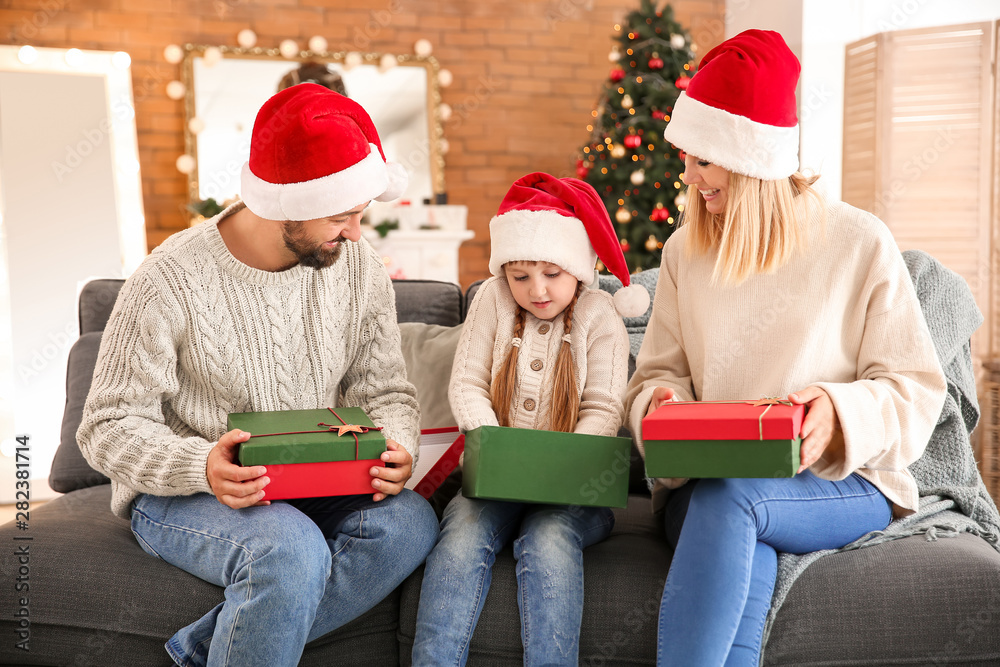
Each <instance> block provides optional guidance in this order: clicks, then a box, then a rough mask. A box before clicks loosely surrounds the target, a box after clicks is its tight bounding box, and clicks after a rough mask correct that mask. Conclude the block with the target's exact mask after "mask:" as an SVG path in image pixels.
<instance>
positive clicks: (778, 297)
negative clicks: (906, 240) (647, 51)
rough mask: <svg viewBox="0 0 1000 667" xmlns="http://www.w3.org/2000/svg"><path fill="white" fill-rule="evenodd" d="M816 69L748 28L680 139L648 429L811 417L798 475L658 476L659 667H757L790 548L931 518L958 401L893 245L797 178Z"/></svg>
mask: <svg viewBox="0 0 1000 667" xmlns="http://www.w3.org/2000/svg"><path fill="white" fill-rule="evenodd" d="M798 73H799V63H798V61H797V60H796V58H795V56H794V55H793V54H792V53H791V51H789V49H788V47H787V46H786V45H785V42H784V40H782V38H781V36H780V35H778V34H777V33H774V32H763V31H759V30H749V31H747V32H744V33H741V34H740V35H737V36H736V37H733V38H732V39H730V40H728V41H726V42H723V43H722V44H721V45H719V46H718V47H716V48H715V49H713V50H712V51H710V52H709V53H708V54H707V55H706V56H705V58H704V59H703V60H702V62H701V66H700V68H699V70H698V73H697V74H696V75H695V76H694V77H693V78H692V80H691V82H690V85H689V87H688V89H687V91H686V92H685V93H682V94H681V95H680V98H679V99H678V100H677V103H676V104H675V106H674V109H673V114H672V117H671V119H670V122H669V124H668V126H667V130H666V132H665V137H666V139H667V140H668V141H670V142H671V143H673V144H674V145H675V146H677V148H679V149H681V150H683V151H685V152H686V153H687V156H686V158H685V171H684V175H683V179H684V182H685V183H687V184H688V186H689V187H688V195H687V202H688V206H687V209H686V210H685V221H684V225H683V226H682V227H681V228H680V229H678V230H677V232H676V233H674V234H673V236H672V237H671V238H670V240H669V241H668V243H667V244H666V245H665V247H664V250H663V260H662V266H661V268H660V274H659V280H658V284H657V288H656V299H655V302H654V304H653V313H652V317H651V319H650V322H649V327H648V329H647V332H646V335H645V337H644V339H643V344H642V349H641V351H640V353H639V357H638V361H637V369H636V372H635V374H634V375H633V377H632V380H631V381H630V383H629V391H628V413H629V424H630V426H631V427H632V432H633V433H634V434H635V435H637V436H638V435H639V434H640V433H641V431H640V428H641V426H640V425H641V420H642V418H643V417H644V416H646V415H647V414H648V413H649V412H651V411H652V410H654V409H656V408H657V407H659V406H660V405H661V404H662V403H663V402H664V401H669V400H685V401H691V400H704V401H712V400H746V399H757V398H760V397H763V396H781V397H785V396H787V398H788V400H790V401H792V402H793V403H799V404H807V405H808V406H809V411H808V413H807V415H806V418H805V421H804V423H803V425H802V431H801V436H802V444H801V463H802V465H801V468H800V470H799V474H798V475H796V476H795V477H793V478H791V479H787V478H786V479H702V480H698V481H694V482H690V483H687V484H685V485H684V486H682V487H681V488H680V489H678V490H676V491H670V492H667V488H669V487H675V486H677V485H678V484H681V483H683V482H684V481H685V480H657V486H656V488H654V495H653V499H654V507H657V508H662V507H663V506H664V504H666V528H667V536H668V539H669V540H671V541H672V542H673V543H674V544H675V553H674V556H673V560H672V562H671V564H670V573H669V575H668V578H667V583H666V586H665V588H664V594H663V598H662V600H661V603H660V618H659V638H658V642H657V664H659V665H684V666H685V667H698V666H700V665H705V666H708V665H711V666H718V665H723V664H725V665H753V666H756V665H757V664H758V660H759V658H760V651H761V636H762V631H763V627H764V622H765V619H766V616H767V613H768V610H769V609H770V604H771V595H772V591H773V588H774V582H775V576H776V568H777V552H779V551H783V552H790V553H803V552H808V551H816V550H819V549H832V548H839V547H842V546H844V545H845V544H847V543H849V542H851V541H853V540H855V539H857V538H859V537H861V536H862V535H864V534H865V533H867V532H869V531H872V530H880V529H883V528H885V527H886V525H888V523H889V521H890V520H891V518H892V515H893V512H895V513H896V514H897V515H906V514H909V513H912V512H913V511H914V510H916V509H917V501H918V498H917V487H916V484H915V482H914V480H913V477H911V475H910V474H909V472H908V471H907V469H906V466H908V465H909V464H911V463H912V462H914V461H915V460H916V459H917V458H919V457H920V455H921V453H922V452H923V448H924V446H925V445H926V443H927V440H928V438H929V437H930V434H931V432H932V430H933V428H934V424H935V422H936V421H937V417H938V415H939V414H940V413H941V407H942V405H943V403H944V397H945V379H944V376H943V374H942V372H941V368H940V366H939V364H938V361H937V356H936V355H935V352H934V347H933V345H932V343H931V340H930V337H929V334H928V331H927V326H926V324H925V322H924V319H923V316H922V315H921V311H920V306H919V303H918V301H917V297H916V294H915V292H914V289H913V286H912V284H911V281H910V277H909V274H908V272H907V270H906V266H905V265H904V263H903V259H902V256H901V255H900V253H899V251H898V249H897V248H896V245H895V243H894V241H893V238H892V236H891V234H890V233H889V231H888V230H887V229H886V227H885V226H884V225H883V224H882V222H881V221H879V220H878V219H877V218H875V217H874V216H872V215H870V214H868V213H866V212H864V211H860V210H858V209H855V208H852V207H850V206H847V205H846V204H843V203H840V202H833V201H827V200H825V199H824V198H823V197H822V196H821V195H819V194H818V193H817V192H816V191H815V190H814V189H813V188H812V187H811V186H812V183H813V182H814V181H815V178H806V177H804V176H802V174H800V173H798V172H797V164H798V159H797V152H798V125H797V119H796V115H795V85H796V81H797V80H798ZM664 501H665V502H664ZM685 509H686V517H685ZM872 592H873V591H870V590H869V591H859V594H861V595H864V594H871V593H872Z"/></svg>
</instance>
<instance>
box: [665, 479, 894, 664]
mask: <svg viewBox="0 0 1000 667" xmlns="http://www.w3.org/2000/svg"><path fill="white" fill-rule="evenodd" d="M685 513H686V516H685ZM891 519H892V505H891V503H890V502H889V501H888V500H886V498H885V496H883V495H882V493H881V492H880V491H879V490H878V489H877V488H875V487H874V486H872V484H870V483H869V482H868V481H867V480H865V479H862V478H861V477H859V476H858V475H851V476H849V477H848V478H847V479H844V480H841V481H837V482H831V481H828V480H823V479H820V478H818V477H816V476H815V475H813V474H812V473H810V472H809V471H808V470H807V471H805V472H802V473H800V474H799V475H796V476H795V477H793V478H791V479H787V478H786V479H702V480H697V481H696V482H692V483H689V484H687V485H685V486H683V487H681V488H680V489H678V490H676V491H674V492H672V494H671V496H670V499H669V500H668V502H667V507H666V530H667V539H668V540H669V541H670V542H671V543H672V545H674V549H675V551H674V557H673V560H672V561H671V563H670V572H669V574H668V575H667V583H666V585H665V586H664V589H663V597H662V599H661V600H660V623H659V631H658V637H657V647H656V664H657V665H684V667H701V666H705V667H708V666H711V667H718V666H719V665H727V666H735V665H749V666H752V667H757V665H758V663H759V660H760V650H761V637H762V633H763V631H764V622H765V620H767V613H768V611H769V610H770V608H771V595H772V593H773V592H774V581H775V577H776V576H777V567H778V556H777V552H779V551H781V552H786V553H795V554H799V553H806V552H809V551H818V550H820V549H836V548H839V547H842V546H844V545H845V544H848V543H850V542H853V541H854V540H856V539H858V538H859V537H861V536H862V535H864V534H865V533H868V532H870V531H873V530H881V529H883V528H885V527H886V526H887V525H889V521H890V520H891ZM682 525H683V527H682Z"/></svg>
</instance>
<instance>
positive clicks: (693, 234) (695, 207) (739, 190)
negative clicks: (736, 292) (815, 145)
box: [684, 172, 822, 285]
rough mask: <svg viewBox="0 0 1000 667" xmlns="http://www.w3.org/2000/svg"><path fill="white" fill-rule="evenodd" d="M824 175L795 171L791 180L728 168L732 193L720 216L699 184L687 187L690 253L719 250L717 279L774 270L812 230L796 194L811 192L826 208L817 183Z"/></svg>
mask: <svg viewBox="0 0 1000 667" xmlns="http://www.w3.org/2000/svg"><path fill="white" fill-rule="evenodd" d="M818 178H819V176H805V175H803V174H801V173H799V172H796V173H794V174H792V175H791V176H789V177H788V178H786V179H782V180H777V181H764V180H761V179H759V178H752V177H750V176H744V175H743V174H737V173H735V172H729V197H728V199H727V201H726V210H725V211H723V213H722V214H721V215H715V214H712V213H709V212H708V210H707V209H706V208H705V202H704V201H702V198H701V195H700V194H699V192H698V188H697V186H695V185H690V186H688V190H687V202H686V206H685V209H684V224H685V225H688V226H690V227H691V229H690V230H689V232H688V238H687V250H688V252H697V253H707V252H709V251H711V250H713V249H718V251H719V255H718V257H717V258H716V260H715V269H714V270H713V271H712V282H713V283H714V284H723V285H736V284H739V283H741V282H743V281H744V280H746V279H747V278H749V277H750V276H751V275H753V274H756V273H770V272H772V271H775V270H777V269H778V268H779V267H781V266H782V265H783V264H784V263H785V262H787V261H788V259H789V258H790V257H791V256H792V254H793V253H794V252H795V251H796V250H799V249H801V248H802V247H803V246H804V245H805V243H806V241H807V234H808V231H809V230H807V229H806V227H805V223H806V220H808V214H807V215H804V216H802V218H801V219H800V218H799V215H798V214H797V212H796V204H795V200H796V198H797V197H800V196H806V197H809V198H810V199H811V200H812V201H811V202H809V203H812V204H813V205H816V206H819V207H820V208H821V209H822V199H821V197H820V195H819V193H818V192H817V191H816V190H815V188H813V187H812V185H813V183H815V182H816V180H817V179H818Z"/></svg>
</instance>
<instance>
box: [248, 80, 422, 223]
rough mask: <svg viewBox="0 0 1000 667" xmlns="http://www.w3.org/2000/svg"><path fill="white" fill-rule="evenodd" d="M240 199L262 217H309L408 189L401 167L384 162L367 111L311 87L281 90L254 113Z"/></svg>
mask: <svg viewBox="0 0 1000 667" xmlns="http://www.w3.org/2000/svg"><path fill="white" fill-rule="evenodd" d="M241 181H242V192H241V194H242V197H243V201H244V202H245V203H246V205H247V208H249V209H250V210H251V211H252V212H253V213H255V214H257V215H259V216H260V217H262V218H266V219H268V220H313V219H316V218H325V217H327V216H331V215H336V214H338V213H343V212H344V211H349V210H351V209H352V208H354V207H355V206H358V205H359V204H363V203H365V202H367V201H369V200H372V199H376V200H378V201H391V200H393V199H396V198H398V197H399V196H400V195H402V194H403V191H404V190H405V189H406V183H407V174H406V171H405V170H404V169H403V167H402V165H399V164H397V163H395V162H387V161H386V159H385V154H384V153H383V152H382V142H381V140H380V139H379V137H378V132H377V131H376V130H375V125H374V124H373V123H372V119H371V118H370V117H369V116H368V113H367V112H366V111H365V110H364V109H363V108H362V107H361V105H360V104H358V103H357V102H355V101H353V100H351V99H349V98H347V97H344V96H343V95H340V94H339V93H335V92H333V91H332V90H328V89H327V88H324V87H323V86H320V85H317V84H315V83H300V84H299V85H297V86H291V87H289V88H286V89H284V90H282V91H280V92H279V93H277V94H276V95H274V96H273V97H271V99H269V100H268V101H267V102H265V103H264V106H262V107H261V108H260V111H258V112H257V120H256V121H254V124H253V135H252V137H251V139H250V160H249V161H248V162H247V163H246V164H245V165H243V174H242V177H241Z"/></svg>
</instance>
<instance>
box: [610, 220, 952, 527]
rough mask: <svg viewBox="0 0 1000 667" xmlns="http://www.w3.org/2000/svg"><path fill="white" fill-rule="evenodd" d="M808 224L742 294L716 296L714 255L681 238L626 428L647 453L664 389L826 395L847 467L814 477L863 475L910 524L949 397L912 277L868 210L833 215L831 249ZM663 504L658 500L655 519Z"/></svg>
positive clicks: (825, 466) (729, 291)
mask: <svg viewBox="0 0 1000 667" xmlns="http://www.w3.org/2000/svg"><path fill="white" fill-rule="evenodd" d="M813 208H814V209H815V207H813ZM808 226H809V228H810V229H811V230H813V232H814V238H813V239H812V242H811V243H810V245H809V246H808V247H807V248H806V249H805V250H804V251H803V252H800V253H798V254H797V255H795V256H794V257H793V258H792V259H791V260H790V261H789V262H788V263H787V264H785V265H784V266H783V267H781V268H780V269H779V270H777V271H776V272H774V273H771V274H766V275H757V276H754V277H752V278H750V279H748V280H746V281H745V282H743V283H741V284H739V285H737V286H734V287H718V286H712V285H711V284H710V276H711V274H712V269H713V266H714V262H715V254H714V253H712V254H711V255H700V256H699V255H692V256H689V255H688V254H687V253H686V251H685V242H686V238H687V229H686V228H684V227H681V228H680V229H678V230H677V232H675V233H674V234H673V236H672V237H671V238H670V240H669V241H668V242H667V244H666V245H665V246H664V250H663V260H662V264H661V268H660V274H659V280H658V282H657V286H656V296H655V301H654V304H653V314H652V317H651V318H650V321H649V326H648V327H647V329H646V335H645V337H644V338H643V342H642V348H641V350H640V352H639V356H638V359H637V362H636V364H637V368H636V372H635V374H634V375H633V377H632V380H631V381H630V383H629V392H628V405H629V417H628V419H629V426H630V427H631V429H632V433H633V434H635V435H636V441H637V443H638V444H639V447H640V451H644V450H643V448H642V439H641V437H639V436H640V435H641V423H642V418H643V417H644V416H645V414H646V410H647V408H648V407H649V402H650V398H651V396H652V392H653V388H654V387H657V386H664V387H670V388H672V389H674V391H675V392H676V398H677V399H678V400H701V401H713V400H746V399H757V398H760V397H762V396H779V397H784V396H787V395H788V394H789V393H791V392H794V391H799V390H802V389H804V388H806V387H807V386H809V385H816V386H818V387H821V388H822V389H824V390H825V391H826V392H827V393H828V394H829V395H830V398H831V399H832V400H833V404H834V406H835V407H836V410H837V416H838V418H839V419H840V425H841V428H842V429H843V437H844V454H845V456H844V457H843V458H833V457H831V456H825V457H824V458H821V459H820V460H819V461H817V462H816V463H815V464H813V465H812V467H811V468H810V470H811V471H812V472H813V473H814V474H816V475H817V476H819V477H822V478H824V479H831V480H834V479H843V478H845V477H847V476H848V475H850V474H851V473H853V472H855V471H856V472H858V474H859V475H861V476H862V477H864V478H865V479H867V480H869V481H870V482H871V483H872V484H874V485H875V486H876V487H878V488H879V489H880V490H881V491H882V493H883V494H885V496H886V497H887V498H888V499H889V500H891V501H892V502H893V503H895V505H896V511H897V513H898V514H905V513H911V512H912V511H913V510H915V509H916V508H917V502H918V500H917V486H916V483H915V482H914V480H913V477H912V476H911V475H910V473H909V471H908V470H907V469H906V467H907V466H908V465H910V464H911V463H913V462H914V461H916V460H917V458H919V457H920V455H921V453H923V450H924V447H925V446H926V444H927V441H928V439H929V438H930V435H931V432H932V431H933V429H934V425H935V424H936V423H937V419H938V416H939V415H940V414H941V408H942V406H943V404H944V399H945V390H946V387H945V378H944V375H943V373H942V371H941V366H940V364H939V362H938V359H937V355H936V354H935V352H934V345H933V343H932V342H931V338H930V334H929V333H928V331H927V324H926V323H925V321H924V317H923V314H922V313H921V311H920V303H919V302H918V300H917V296H916V293H915V292H914V289H913V284H912V282H911V280H910V274H909V272H908V271H907V269H906V265H905V264H904V263H903V258H902V256H901V254H900V252H899V249H898V248H897V247H896V243H895V241H894V240H893V238H892V235H891V234H890V233H889V230H888V229H887V228H886V226H885V225H884V224H883V223H882V222H881V221H880V220H879V219H878V218H876V217H874V216H872V215H870V214H868V213H866V212H864V211H861V210H859V209H856V208H853V207H851V206H848V205H847V204H843V203H840V202H836V203H827V217H826V223H825V237H821V236H820V234H821V232H820V230H821V229H822V222H821V220H820V219H819V213H818V211H815V210H814V211H813V214H812V216H811V218H810V219H809V221H808ZM660 488H662V485H661V486H660ZM661 500H662V492H661V491H660V490H659V489H654V507H658V506H659V505H660V504H661Z"/></svg>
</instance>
